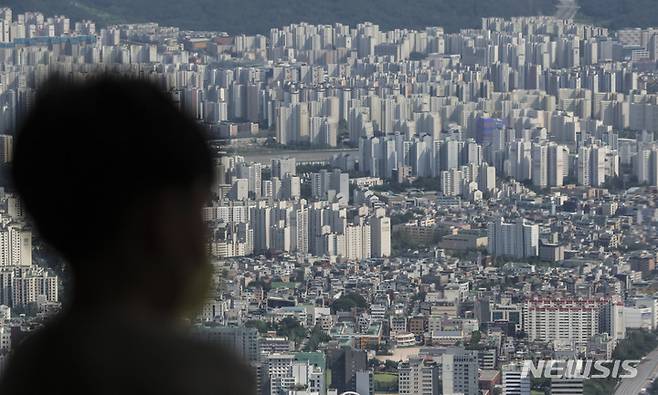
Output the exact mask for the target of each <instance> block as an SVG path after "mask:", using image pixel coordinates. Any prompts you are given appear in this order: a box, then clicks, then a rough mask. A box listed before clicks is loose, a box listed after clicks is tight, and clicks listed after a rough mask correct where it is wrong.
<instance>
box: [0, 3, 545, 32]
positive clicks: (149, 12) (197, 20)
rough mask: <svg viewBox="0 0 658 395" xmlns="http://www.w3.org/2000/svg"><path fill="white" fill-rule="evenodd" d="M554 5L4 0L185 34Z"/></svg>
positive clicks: (454, 23) (458, 20)
mask: <svg viewBox="0 0 658 395" xmlns="http://www.w3.org/2000/svg"><path fill="white" fill-rule="evenodd" d="M553 3H554V0H0V5H8V6H10V7H12V8H13V9H14V10H15V11H21V12H22V11H29V10H37V11H41V12H44V13H46V14H49V15H53V14H63V15H67V16H69V17H71V18H73V19H75V20H78V19H81V18H89V19H93V20H94V21H96V22H98V23H100V24H107V23H120V22H144V21H155V22H159V23H161V24H164V25H172V26H179V27H181V28H184V29H196V30H219V31H226V32H229V33H243V32H244V33H266V32H267V31H268V30H269V29H270V28H271V27H279V26H283V25H286V24H289V23H293V22H300V21H305V22H310V23H333V22H343V23H349V24H351V25H354V24H356V23H358V22H363V21H370V22H374V23H378V24H379V25H380V26H381V27H382V28H383V29H390V28H396V27H411V28H424V27H425V26H443V27H444V28H445V29H446V30H448V31H456V30H459V29H460V28H464V27H478V26H480V18H481V17H483V16H505V17H510V16H517V15H537V14H548V15H550V14H552V13H553V12H554V9H555V8H554V4H553Z"/></svg>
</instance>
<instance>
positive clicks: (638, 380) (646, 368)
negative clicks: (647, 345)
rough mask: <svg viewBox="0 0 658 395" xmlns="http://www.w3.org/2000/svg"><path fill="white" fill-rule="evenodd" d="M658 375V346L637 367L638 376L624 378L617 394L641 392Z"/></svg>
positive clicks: (624, 394) (632, 394)
mask: <svg viewBox="0 0 658 395" xmlns="http://www.w3.org/2000/svg"><path fill="white" fill-rule="evenodd" d="M656 377H658V348H656V349H654V350H653V351H651V352H650V353H649V354H647V356H646V358H645V359H643V360H642V362H640V364H639V365H638V367H637V376H635V378H632V379H622V380H621V381H620V383H619V385H618V386H617V390H616V391H615V395H635V394H639V393H640V391H641V390H642V388H649V386H650V385H651V380H653V379H654V378H656Z"/></svg>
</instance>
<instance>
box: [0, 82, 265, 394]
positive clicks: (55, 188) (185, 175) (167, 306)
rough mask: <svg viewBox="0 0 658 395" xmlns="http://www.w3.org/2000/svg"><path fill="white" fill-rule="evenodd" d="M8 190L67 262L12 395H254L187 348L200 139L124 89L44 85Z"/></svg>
mask: <svg viewBox="0 0 658 395" xmlns="http://www.w3.org/2000/svg"><path fill="white" fill-rule="evenodd" d="M13 177H14V183H15V187H16V189H17V191H18V193H19V194H20V196H21V198H22V199H23V203H24V205H25V207H26V209H27V211H28V213H29V214H30V215H31V217H32V219H33V222H34V224H35V226H36V227H37V229H38V231H39V234H40V235H41V236H42V237H43V238H44V239H45V240H47V241H48V242H49V243H50V245H51V246H52V247H54V248H55V249H56V250H57V251H58V252H59V253H60V254H62V255H63V256H64V257H65V258H66V260H67V261H68V262H69V264H70V269H71V273H72V276H73V290H72V291H73V293H72V301H71V302H70V303H68V304H67V306H65V309H64V311H63V312H62V313H61V314H60V316H59V317H57V318H56V319H55V320H53V321H52V322H51V323H50V324H48V325H47V326H46V327H45V328H44V329H42V330H39V331H37V332H35V333H34V334H32V335H31V336H30V337H28V338H27V339H26V340H25V341H24V342H23V343H22V344H21V345H20V346H19V347H18V349H17V350H16V352H15V354H14V355H13V357H12V358H11V360H10V362H9V365H8V367H7V370H6V371H5V374H4V376H3V380H2V383H1V384H0V393H1V394H2V395H12V394H108V395H109V394H113V395H114V394H142V395H143V394H192V395H194V394H253V393H255V388H254V380H253V379H252V377H251V375H250V374H249V371H248V370H247V368H246V367H245V366H244V365H243V364H242V362H241V361H240V360H239V359H236V358H235V357H234V356H233V355H232V354H228V353H227V352H226V351H224V350H220V349H217V348H216V347H214V346H211V345H207V344H205V343H201V342H199V341H196V340H193V339H191V338H188V337H187V336H186V335H185V334H184V333H183V332H181V328H179V327H178V325H179V324H178V322H179V319H180V318H181V317H183V316H192V315H193V314H194V312H195V310H196V309H197V308H198V307H199V306H200V305H201V303H202V302H203V300H204V298H205V296H206V291H207V288H208V285H209V280H210V277H211V275H210V264H209V262H208V261H207V257H206V252H207V247H206V240H207V230H206V227H205V225H204V223H203V221H202V218H201V208H202V207H203V206H204V204H205V203H206V202H207V200H208V198H209V191H210V185H211V183H212V181H213V180H212V178H213V172H212V159H211V155H210V152H209V149H208V147H207V145H206V141H205V139H204V136H203V132H202V131H201V130H200V129H199V127H198V126H197V125H196V124H195V123H194V122H193V121H192V120H191V119H188V118H187V117H186V116H184V115H183V114H182V113H180V112H179V111H178V110H177V109H176V108H175V106H174V104H173V102H171V101H170V99H169V98H168V97H167V96H166V95H165V94H164V93H161V92H160V91H159V90H158V88H157V87H154V86H152V85H150V84H149V83H147V82H144V81H139V80H135V79H124V78H114V77H97V78H95V79H92V80H90V81H88V82H85V83H69V82H63V81H58V80H53V81H51V82H50V83H49V84H47V85H46V86H45V87H44V88H43V89H42V90H41V91H40V95H39V96H38V98H37V102H36V103H35V106H34V107H33V109H32V112H31V114H30V115H29V116H28V118H27V119H26V120H25V121H24V122H23V125H22V128H21V130H20V131H19V134H18V136H17V140H16V150H15V154H14V168H13Z"/></svg>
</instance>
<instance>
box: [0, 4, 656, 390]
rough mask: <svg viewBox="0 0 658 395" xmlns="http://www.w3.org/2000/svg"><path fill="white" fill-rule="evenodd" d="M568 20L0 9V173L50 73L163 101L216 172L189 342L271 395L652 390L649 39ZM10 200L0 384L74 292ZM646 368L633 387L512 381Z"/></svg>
mask: <svg viewBox="0 0 658 395" xmlns="http://www.w3.org/2000/svg"><path fill="white" fill-rule="evenodd" d="M565 3H570V2H565ZM570 7H571V6H570V5H568V6H566V8H563V9H562V11H558V14H559V15H562V16H565V17H564V18H557V17H549V16H529V17H514V18H510V19H505V18H496V17H487V18H483V19H482V20H481V26H480V27H479V28H469V29H462V30H460V31H458V32H447V31H444V29H443V28H442V27H439V26H430V27H425V28H422V29H419V30H413V29H391V30H388V29H383V28H380V26H379V25H377V24H375V23H371V22H362V23H359V24H357V25H354V26H349V25H346V24H341V23H334V24H329V25H327V24H324V25H314V24H309V23H295V24H291V25H287V26H282V27H277V28H272V29H270V30H269V32H268V33H267V34H264V35H260V34H253V35H250V34H233V35H231V34H226V33H222V32H212V31H190V30H181V29H179V28H178V27H175V26H174V27H172V26H161V25H159V24H157V23H141V24H118V25H108V26H103V27H100V26H97V25H96V24H95V22H93V21H90V20H72V19H69V18H67V17H65V16H48V15H44V14H41V13H39V12H29V13H14V12H12V10H11V9H9V8H0V63H1V64H2V68H0V162H2V165H3V167H4V168H7V167H8V166H11V162H12V149H13V140H14V135H15V133H16V129H17V125H19V124H20V120H21V119H22V117H24V116H25V114H26V113H27V112H28V111H29V110H30V108H31V105H32V103H33V102H34V98H35V96H36V95H37V94H38V92H39V87H40V86H41V84H42V83H43V82H44V81H46V80H47V78H48V77H49V76H51V75H53V74H59V75H60V76H63V77H64V78H72V79H76V80H77V79H80V80H83V79H85V78H87V77H88V76H90V75H93V74H94V73H100V72H112V73H118V74H122V75H131V76H137V77H139V78H145V79H148V80H149V81H151V82H153V83H155V84H157V85H158V86H159V87H161V88H162V89H163V90H164V91H166V92H167V93H168V94H169V95H170V96H171V98H172V99H173V101H174V102H175V103H176V105H177V106H178V107H179V108H180V109H181V110H183V111H184V112H185V113H186V114H188V116H190V117H192V118H193V119H194V120H195V121H196V122H198V123H199V124H200V125H202V126H203V127H204V128H205V130H206V131H207V133H208V139H209V143H210V145H211V147H212V149H213V153H214V154H215V161H214V171H215V176H216V180H215V184H214V185H213V187H212V193H213V198H212V202H210V203H209V204H208V205H207V207H205V208H204V209H203V212H202V215H203V219H204V221H205V222H206V223H207V225H208V227H209V231H208V239H209V245H208V253H209V255H210V257H211V260H212V264H213V267H214V274H213V287H212V289H211V292H210V294H209V295H208V299H207V302H206V303H205V305H204V307H203V310H202V311H201V312H200V313H199V315H198V316H197V317H189V320H190V324H191V333H192V334H193V335H194V336H197V337H200V338H203V339H205V340H207V341H209V342H217V343H221V344H223V345H225V346H228V347H230V348H232V349H233V350H235V351H236V352H237V353H238V354H240V356H242V357H243V358H244V359H245V360H246V361H247V362H249V364H250V366H251V367H252V368H253V370H254V373H255V374H256V376H257V377H258V380H257V383H258V391H259V394H262V395H267V394H270V395H279V394H290V395H329V394H340V393H343V392H346V391H356V392H358V393H359V394H361V395H365V394H369V395H370V394H374V393H378V394H379V393H396V394H423V395H424V394H428V395H434V394H438V393H443V394H458V393H459V394H469V395H470V394H481V393H488V394H493V393H503V394H527V395H530V393H531V390H532V391H540V392H541V391H543V392H541V393H553V394H558V393H569V394H581V393H588V394H595V393H618V394H624V393H639V392H641V391H643V390H644V391H654V393H656V391H658V387H656V386H653V380H654V379H655V378H656V377H658V374H657V371H658V357H657V356H656V354H658V352H656V351H655V350H654V349H656V348H658V335H657V334H656V331H657V330H658V296H657V295H658V294H657V292H658V277H656V259H658V255H657V254H658V207H657V204H658V94H657V92H658V84H657V78H656V76H657V65H658V28H656V29H654V28H629V29H621V30H611V29H608V28H605V27H601V26H597V25H593V24H588V23H581V22H577V21H574V20H573V19H572V18H573V17H574V15H575V13H576V11H577V10H576V9H575V8H570ZM98 121H99V122H102V120H98ZM90 133H93V125H90ZM0 192H1V193H0V201H1V202H2V204H0V223H1V227H0V368H2V365H3V363H4V360H5V358H6V357H7V355H10V353H11V351H12V349H14V348H15V343H16V342H18V341H20V339H21V338H23V337H24V336H26V335H29V332H31V331H32V330H34V329H36V328H38V327H39V326H40V325H41V324H42V323H43V321H44V320H46V319H47V318H48V317H50V316H52V314H54V313H56V312H57V311H59V310H60V309H61V306H62V304H66V298H67V292H66V291H67V289H66V282H67V281H68V279H67V275H68V274H67V270H66V266H65V264H63V263H62V260H61V258H59V257H57V256H56V255H54V254H53V253H52V252H51V251H49V250H48V248H47V247H46V246H45V245H44V243H43V241H42V240H41V239H40V237H39V235H38V232H37V231H36V230H34V229H33V228H32V226H31V224H30V221H29V219H28V218H27V216H26V214H25V213H24V211H23V207H22V205H21V202H20V199H18V198H17V196H16V195H15V193H14V192H13V189H12V188H11V185H9V184H8V183H7V182H6V181H5V185H4V188H3V189H2V190H1V191H0ZM111 193H115V194H116V196H117V204H120V202H121V191H111ZM652 350H653V352H652ZM646 355H648V356H647V358H646V359H644V360H643V362H642V363H641V364H640V365H639V366H638V375H637V377H636V378H629V379H623V380H619V379H618V377H617V376H615V377H612V378H608V379H591V378H588V377H585V378H583V377H561V378H549V379H543V380H542V379H540V377H529V376H527V375H525V374H524V373H523V372H524V370H523V366H525V365H524V364H526V363H527V362H528V361H531V362H536V361H538V360H590V361H594V360H597V361H609V360H620V361H621V360H623V361H631V360H632V361H635V360H641V359H642V357H644V356H646ZM549 372H550V369H549ZM616 374H617V373H615V375H616Z"/></svg>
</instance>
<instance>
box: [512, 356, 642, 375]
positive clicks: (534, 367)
mask: <svg viewBox="0 0 658 395" xmlns="http://www.w3.org/2000/svg"><path fill="white" fill-rule="evenodd" d="M639 363H640V361H639V360H633V359H627V360H619V359H617V360H596V361H594V360H591V359H588V360H582V359H571V360H557V359H547V360H539V361H537V362H534V361H531V360H526V361H523V368H522V370H521V376H522V377H527V376H528V375H530V374H532V376H533V377H535V378H546V379H564V378H571V379H605V378H614V379H632V378H634V377H635V376H637V365H638V364H639Z"/></svg>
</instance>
